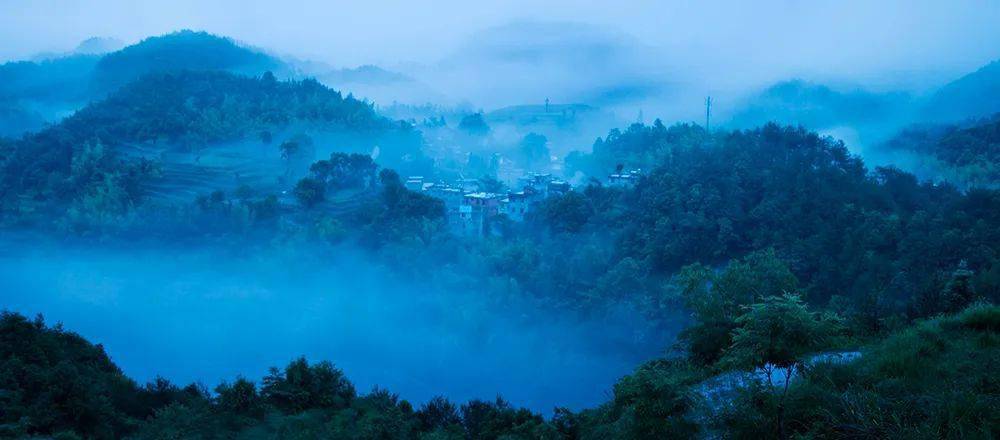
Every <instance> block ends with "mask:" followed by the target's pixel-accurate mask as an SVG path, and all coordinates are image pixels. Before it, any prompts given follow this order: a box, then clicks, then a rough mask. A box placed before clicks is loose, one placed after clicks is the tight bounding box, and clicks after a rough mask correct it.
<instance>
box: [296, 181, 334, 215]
mask: <svg viewBox="0 0 1000 440" xmlns="http://www.w3.org/2000/svg"><path fill="white" fill-rule="evenodd" d="M292 193H293V194H295V199H296V200H298V201H299V203H300V204H301V205H302V206H304V207H306V208H312V207H313V206H316V204H318V203H320V202H322V201H323V200H325V199H326V186H325V185H323V182H321V181H319V180H316V179H313V178H310V177H306V178H304V179H302V180H299V183H297V184H295V189H294V190H293V191H292Z"/></svg>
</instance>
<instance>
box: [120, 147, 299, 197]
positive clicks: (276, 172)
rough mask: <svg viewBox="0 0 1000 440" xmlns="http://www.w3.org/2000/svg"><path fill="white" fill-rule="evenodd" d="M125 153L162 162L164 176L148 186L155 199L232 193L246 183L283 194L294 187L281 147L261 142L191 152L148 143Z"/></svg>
mask: <svg viewBox="0 0 1000 440" xmlns="http://www.w3.org/2000/svg"><path fill="white" fill-rule="evenodd" d="M271 149H273V150H274V151H270V150H271ZM123 153H124V154H126V155H127V156H129V157H143V158H146V159H150V160H154V161H156V162H157V163H158V164H159V167H160V171H161V173H160V176H159V177H157V178H156V179H155V180H154V181H153V182H152V183H151V184H150V186H149V187H148V195H149V197H150V198H151V199H152V200H158V201H164V202H171V203H189V202H191V201H193V200H194V199H195V198H196V197H197V196H198V195H202V194H209V193H211V192H213V191H217V190H221V191H224V192H226V193H231V192H232V191H233V190H235V189H236V188H238V187H240V186H242V185H247V186H250V187H251V188H254V190H255V191H257V192H259V193H281V192H282V191H284V190H286V189H288V187H290V186H291V184H288V183H286V182H285V180H286V179H285V174H286V171H287V168H288V165H287V164H286V162H285V161H284V160H283V159H282V158H281V156H280V154H279V153H278V151H277V148H274V147H270V148H268V149H265V148H264V146H262V145H259V144H256V145H254V144H247V143H242V144H233V145H222V146H212V147H206V148H202V149H199V150H196V151H190V152H187V151H179V150H177V149H175V148H169V147H164V146H157V145H150V144H145V145H136V146H131V147H128V148H127V149H125V150H123Z"/></svg>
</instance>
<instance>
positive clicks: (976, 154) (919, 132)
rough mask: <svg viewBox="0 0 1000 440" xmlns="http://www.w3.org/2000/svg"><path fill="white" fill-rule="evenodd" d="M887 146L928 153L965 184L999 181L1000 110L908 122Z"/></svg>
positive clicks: (992, 185)
mask: <svg viewBox="0 0 1000 440" xmlns="http://www.w3.org/2000/svg"><path fill="white" fill-rule="evenodd" d="M887 147H888V148H889V149H890V150H903V151H912V152H915V153H919V154H924V155H928V156H930V157H932V158H934V159H935V160H937V161H939V162H940V163H941V165H942V166H943V167H945V168H949V170H947V171H948V172H949V174H953V175H954V176H955V178H956V179H959V180H961V182H962V183H964V184H968V185H982V186H991V187H996V186H998V185H1000V113H998V114H996V115H994V116H993V117H989V118H983V119H976V120H970V121H965V122H963V123H957V124H924V125H915V126H911V127H908V128H907V129H905V130H902V131H901V132H900V133H899V134H898V135H897V136H896V137H894V138H893V139H891V140H890V141H889V142H888V143H887Z"/></svg>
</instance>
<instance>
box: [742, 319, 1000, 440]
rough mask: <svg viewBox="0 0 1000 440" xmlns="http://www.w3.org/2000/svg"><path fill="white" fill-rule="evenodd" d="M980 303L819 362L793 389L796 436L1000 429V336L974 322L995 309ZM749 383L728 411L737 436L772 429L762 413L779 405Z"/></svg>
mask: <svg viewBox="0 0 1000 440" xmlns="http://www.w3.org/2000/svg"><path fill="white" fill-rule="evenodd" d="M997 314H998V313H997V307H996V306H991V305H982V304H981V305H977V306H974V307H973V308H971V309H968V310H966V311H965V312H963V313H961V314H959V315H957V316H949V317H943V318H937V319H935V320H932V321H928V322H923V323H920V324H918V325H916V326H914V327H912V328H909V329H906V330H903V331H902V332H899V333H897V334H894V335H892V336H890V337H889V338H887V339H885V340H884V341H881V342H878V343H875V344H874V345H872V346H871V347H868V348H867V349H865V350H864V351H863V356H862V357H861V359H860V360H857V361H854V362H852V363H820V364H817V365H814V366H812V367H811V368H809V369H807V370H805V372H804V373H805V374H804V375H803V376H802V378H801V379H800V380H797V381H795V382H794V383H793V384H792V386H791V387H790V388H789V391H788V395H787V398H786V402H785V403H786V404H785V405H784V409H785V411H786V412H785V417H786V420H787V423H786V426H787V427H788V429H789V430H790V432H788V435H789V436H801V437H802V438H916V439H940V438H950V439H959V438H962V439H965V438H972V439H980V438H981V439H987V438H996V437H997V435H1000V423H998V422H1000V413H998V411H997V408H1000V406H998V400H997V399H998V398H997V396H998V395H1000V382H998V381H997V380H996V377H995V376H996V374H995V372H996V369H997V368H998V366H1000V338H998V337H997V334H996V332H995V331H994V330H987V329H986V328H976V327H968V326H966V325H964V324H963V321H966V320H968V319H972V320H975V319H977V318H970V317H972V316H991V315H992V316H996V315H997ZM769 396H771V393H770V392H769V391H767V390H764V389H760V388H756V389H749V390H747V392H746V393H745V394H744V396H743V397H742V398H741V399H740V400H739V401H738V402H737V403H736V405H735V406H734V407H733V408H732V409H731V410H730V411H729V412H728V413H727V415H726V416H725V418H724V429H725V430H726V432H728V434H729V435H731V436H733V437H737V438H746V437H752V436H768V435H770V434H768V432H767V429H768V428H767V425H766V424H762V423H761V420H768V419H773V418H774V417H776V415H777V411H779V406H778V405H776V404H775V402H774V401H772V400H770V399H771V398H770V397H769Z"/></svg>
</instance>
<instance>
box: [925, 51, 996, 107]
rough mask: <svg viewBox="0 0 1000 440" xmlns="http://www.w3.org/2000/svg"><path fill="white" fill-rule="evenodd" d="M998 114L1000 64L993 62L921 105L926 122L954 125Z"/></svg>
mask: <svg viewBox="0 0 1000 440" xmlns="http://www.w3.org/2000/svg"><path fill="white" fill-rule="evenodd" d="M997 112H1000V60H997V61H993V62H992V63H990V64H987V65H985V66H983V67H982V68H980V69H979V70H976V71H975V72H972V73H970V74H968V75H965V76H963V77H961V78H959V79H956V80H955V81H952V82H950V83H948V84H946V85H945V86H944V87H941V88H940V89H939V90H938V91H937V92H935V93H934V94H933V95H931V97H930V98H929V99H928V100H927V102H925V103H924V104H923V105H922V109H921V117H922V119H924V120H928V121H942V122H955V121H960V120H962V119H968V118H982V117H986V116H989V115H992V114H994V113H997Z"/></svg>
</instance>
